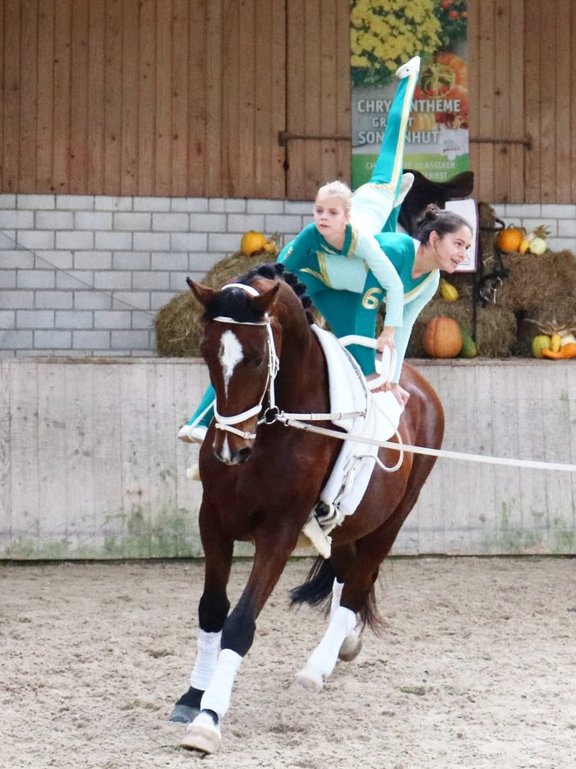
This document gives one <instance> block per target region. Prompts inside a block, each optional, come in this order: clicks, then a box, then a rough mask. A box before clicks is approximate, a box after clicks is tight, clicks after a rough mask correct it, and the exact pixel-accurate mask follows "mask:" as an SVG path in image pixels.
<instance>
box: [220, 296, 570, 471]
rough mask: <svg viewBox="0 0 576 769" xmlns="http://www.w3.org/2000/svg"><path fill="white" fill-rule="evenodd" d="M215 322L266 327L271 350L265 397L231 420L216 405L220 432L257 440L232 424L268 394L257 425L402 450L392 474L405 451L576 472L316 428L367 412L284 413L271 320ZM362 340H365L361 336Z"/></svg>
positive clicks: (224, 319)
mask: <svg viewBox="0 0 576 769" xmlns="http://www.w3.org/2000/svg"><path fill="white" fill-rule="evenodd" d="M228 287H235V288H242V289H243V290H244V291H246V292H247V293H249V294H250V295H251V296H258V292H257V291H256V290H255V289H254V288H252V286H247V285H245V284H243V283H238V284H236V283H231V284H228V286H225V287H224V288H228ZM213 320H216V321H218V322H221V323H232V324H234V325H246V326H264V327H265V328H266V333H267V348H268V376H267V380H266V385H265V387H264V390H263V392H262V396H261V397H260V400H259V402H258V403H257V404H256V405H255V406H252V407H251V408H249V409H247V410H246V411H243V412H242V413H241V414H236V415H234V416H230V417H226V416H223V415H222V414H219V413H218V411H217V409H216V403H215V404H214V418H215V422H216V429H217V430H224V431H227V432H230V433H234V434H235V435H239V436H240V437H241V438H244V439H245V440H254V439H255V438H256V433H250V432H245V431H242V430H238V429H237V428H236V427H234V426H233V425H235V424H238V423H239V422H242V421H243V420H245V419H249V418H250V417H253V416H256V414H259V413H261V412H262V404H263V402H264V397H265V395H266V393H268V401H269V405H268V407H267V408H266V409H265V410H264V412H263V415H262V418H261V419H259V420H258V422H257V424H258V425H260V424H273V423H274V422H280V424H283V425H284V426H285V427H294V428H296V429H298V430H304V431H306V432H311V433H316V434H318V435H326V436H328V437H331V438H337V439H338V440H341V441H344V440H351V441H354V442H355V443H364V444H367V445H370V446H380V447H383V448H388V449H394V450H395V451H399V452H400V457H399V460H398V463H397V464H396V465H395V466H394V467H392V468H389V467H386V466H385V465H382V464H381V463H380V461H379V460H378V459H377V461H378V464H379V465H380V466H381V467H382V469H383V470H387V471H388V472H392V471H394V470H396V469H397V468H398V467H399V466H400V465H401V464H402V461H403V455H404V452H408V453H411V454H423V455H425V456H432V457H437V458H442V457H445V458H448V459H456V460H464V461H468V462H480V463H484V464H496V465H508V466H511V467H526V468H531V469H534V470H558V471H563V472H572V473H573V472H576V465H574V464H565V463H562V462H538V461H533V460H529V459H511V458H508V457H491V456H484V455H482V454H467V453H464V452H459V451H447V450H445V449H430V448H426V447H423V446H411V445H409V444H404V443H402V441H401V438H400V434H399V432H398V431H396V436H397V438H398V441H399V442H398V443H392V442H391V441H381V440H377V439H373V438H367V437H365V436H362V435H353V434H351V433H343V432H341V431H339V430H332V429H330V428H326V427H319V426H317V425H313V424H309V423H311V422H315V421H317V422H324V421H332V420H334V419H342V418H353V417H357V416H361V415H362V414H364V413H365V412H362V411H357V412H351V413H347V414H342V413H338V414H315V413H309V414H297V413H287V412H284V411H280V410H279V408H278V407H277V406H276V399H275V393H274V380H275V379H276V376H277V374H278V370H279V366H280V361H279V358H278V355H277V353H276V346H275V344H274V335H273V333H272V326H271V324H270V317H269V316H268V314H266V315H265V316H264V319H263V320H262V321H256V322H247V321H238V320H234V318H229V317H226V316H217V317H216V318H214V319H213ZM360 339H362V337H361V338H360ZM360 339H359V338H358V337H351V338H347V339H345V341H346V342H347V343H348V344H350V343H351V342H354V343H358V342H360ZM367 343H369V344H370V345H373V344H374V343H375V340H367ZM372 384H374V383H372ZM304 420H305V421H304Z"/></svg>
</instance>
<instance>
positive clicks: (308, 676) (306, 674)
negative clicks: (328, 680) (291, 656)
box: [296, 667, 324, 692]
mask: <svg viewBox="0 0 576 769" xmlns="http://www.w3.org/2000/svg"><path fill="white" fill-rule="evenodd" d="M296 680H297V681H298V683H299V684H301V685H302V686H303V687H304V688H305V689H309V690H310V691H315V692H319V691H322V689H323V688H324V678H323V677H322V673H319V672H318V671H317V670H314V668H309V667H305V668H302V670H301V671H300V672H299V673H296Z"/></svg>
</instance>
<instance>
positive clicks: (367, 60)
mask: <svg viewBox="0 0 576 769" xmlns="http://www.w3.org/2000/svg"><path fill="white" fill-rule="evenodd" d="M467 27H468V3H467V0H352V11H351V45H352V59H351V77H352V187H353V188H354V189H355V188H357V187H359V186H360V185H361V184H363V183H364V182H366V181H368V180H369V178H370V172H371V170H372V167H373V165H374V162H375V160H376V157H377V155H378V152H379V150H380V144H381V141H382V135H383V133H384V127H385V125H386V117H387V114H388V110H389V108H390V103H391V101H392V96H393V94H394V90H395V88H396V83H397V80H396V78H395V72H396V70H397V68H398V67H399V66H400V65H401V64H403V63H405V62H406V61H408V59H411V58H412V57H413V56H420V57H421V58H422V64H421V67H420V80H419V83H418V86H417V88H416V92H415V94H414V108H413V112H412V115H411V118H410V125H409V128H408V137H407V142H406V149H405V153H404V167H405V168H413V169H416V170H417V171H420V172H421V173H423V174H424V175H425V176H426V177H428V178H429V179H432V180H433V181H439V182H442V181H446V179H449V178H450V177H452V176H455V175H456V174H458V173H460V172H461V171H467V170H468V169H469V165H470V164H469V161H470V155H469V141H468V71H467V37H466V36H467Z"/></svg>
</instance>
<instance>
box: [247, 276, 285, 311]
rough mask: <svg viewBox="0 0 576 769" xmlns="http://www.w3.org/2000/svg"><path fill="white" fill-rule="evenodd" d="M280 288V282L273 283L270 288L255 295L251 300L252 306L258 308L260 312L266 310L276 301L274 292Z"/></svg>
mask: <svg viewBox="0 0 576 769" xmlns="http://www.w3.org/2000/svg"><path fill="white" fill-rule="evenodd" d="M279 288H280V283H275V284H274V285H273V286H272V288H269V289H268V291H265V292H264V293H263V294H260V295H259V296H255V297H254V299H253V300H252V302H253V304H254V306H255V307H256V308H257V309H258V310H260V312H261V313H262V314H264V313H265V312H268V310H269V309H270V307H272V305H273V304H274V302H275V301H276V294H277V293H278V289H279Z"/></svg>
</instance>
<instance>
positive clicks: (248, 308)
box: [203, 262, 315, 324]
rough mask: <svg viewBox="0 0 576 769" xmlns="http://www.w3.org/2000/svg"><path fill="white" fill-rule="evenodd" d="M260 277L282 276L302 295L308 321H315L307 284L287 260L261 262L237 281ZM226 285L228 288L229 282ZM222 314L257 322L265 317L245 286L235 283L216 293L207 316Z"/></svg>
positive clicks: (273, 278)
mask: <svg viewBox="0 0 576 769" xmlns="http://www.w3.org/2000/svg"><path fill="white" fill-rule="evenodd" d="M257 278H267V279H268V280H280V281H282V282H283V283H286V285H288V286H289V287H290V288H291V289H292V291H294V293H295V294H296V296H297V297H298V298H299V299H300V302H301V304H302V307H303V308H304V312H305V314H306V318H307V320H308V323H310V324H312V323H314V322H315V318H314V313H313V308H312V300H311V299H310V297H309V296H308V295H307V294H306V286H305V285H304V284H303V283H301V282H300V281H299V280H298V278H297V277H296V275H294V273H292V272H289V271H288V270H286V268H285V267H284V265H283V264H281V263H279V262H270V263H267V264H257V265H255V266H254V267H251V268H250V269H249V270H248V272H245V273H244V274H243V275H241V276H240V277H239V278H237V279H236V280H235V281H234V283H243V284H245V285H247V286H250V285H252V283H253V282H254V281H255V280H256V279H257ZM222 288H225V286H223V287H222ZM218 315H227V316H229V317H232V318H234V320H237V321H240V322H244V323H256V322H258V321H259V320H262V314H261V313H260V312H259V311H258V310H257V309H256V308H255V307H254V305H253V303H252V301H251V297H250V295H249V294H248V293H247V292H246V291H243V290H242V289H241V288H233V287H231V288H230V289H229V290H227V291H226V292H225V293H222V292H219V293H218V294H217V295H216V297H215V298H214V299H213V300H212V301H211V302H210V304H209V305H208V307H207V308H206V311H205V312H204V316H203V319H204V320H212V319H213V318H215V317H217V316H218Z"/></svg>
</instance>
